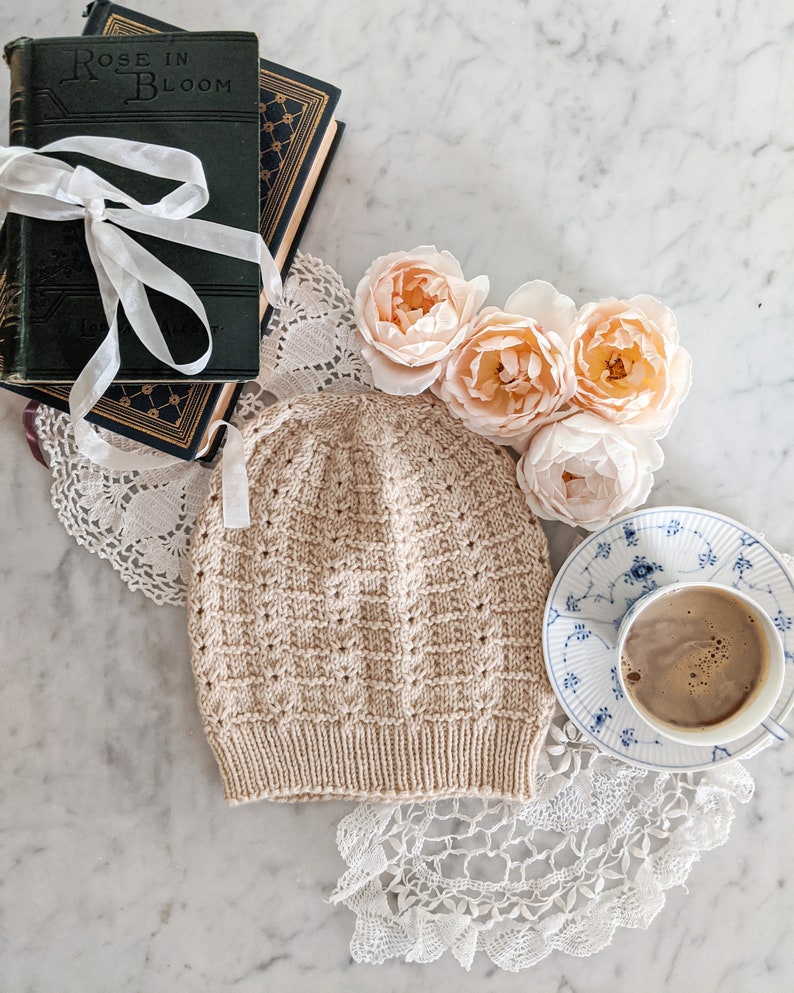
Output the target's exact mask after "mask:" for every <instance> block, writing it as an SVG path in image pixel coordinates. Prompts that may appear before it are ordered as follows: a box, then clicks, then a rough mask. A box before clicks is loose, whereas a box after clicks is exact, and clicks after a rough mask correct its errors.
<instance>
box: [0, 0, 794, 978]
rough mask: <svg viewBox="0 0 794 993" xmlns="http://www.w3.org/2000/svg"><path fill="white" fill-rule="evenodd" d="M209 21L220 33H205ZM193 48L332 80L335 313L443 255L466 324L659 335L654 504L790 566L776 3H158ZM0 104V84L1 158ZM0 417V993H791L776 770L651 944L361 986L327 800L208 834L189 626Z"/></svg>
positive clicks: (2, 98)
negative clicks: (578, 320) (664, 421)
mask: <svg viewBox="0 0 794 993" xmlns="http://www.w3.org/2000/svg"><path fill="white" fill-rule="evenodd" d="M229 9H230V8H228V7H227V8H226V10H229ZM149 11H150V12H151V13H153V14H156V15H157V16H159V17H161V18H163V19H166V20H169V21H173V22H174V23H178V24H180V25H182V26H184V27H188V28H194V29H213V28H240V29H246V30H256V31H258V32H259V34H260V38H261V52H262V54H263V55H265V56H266V57H269V58H271V59H272V60H274V61H278V62H282V63H285V64H289V65H292V66H293V67H295V68H297V69H302V70H304V71H306V72H309V73H311V74H314V75H317V76H320V77H322V78H325V79H328V80H330V81H333V82H335V83H336V84H338V85H339V86H340V87H341V88H342V91H343V99H342V103H341V106H340V111H339V115H340V117H341V118H342V119H343V120H345V121H346V122H347V125H348V130H347V132H346V134H345V136H344V140H343V142H342V145H341V147H340V150H339V153H338V156H337V159H336V161H335V162H334V165H333V168H332V171H331V174H330V176H329V179H328V183H327V186H326V188H325V192H324V195H323V197H322V199H321V201H320V203H319V205H318V207H317V209H316V212H315V213H314V216H313V218H312V221H311V224H310V226H309V228H308V231H307V232H306V235H305V237H304V240H303V243H302V248H303V249H304V250H305V251H309V252H311V253H312V254H314V255H317V256H319V257H321V258H323V259H324V260H325V261H327V262H328V263H329V264H330V265H331V266H333V267H334V268H335V269H336V270H337V271H338V272H339V273H340V274H341V275H342V277H343V278H344V280H345V282H346V284H347V285H348V286H349V287H351V288H352V287H354V286H355V284H356V282H357V280H358V279H359V277H360V276H361V274H362V272H363V271H364V269H365V268H366V266H367V264H368V263H369V261H370V260H371V259H372V258H374V257H375V256H377V255H380V254H383V253H385V252H387V251H392V250H395V249H397V248H411V247H413V246H415V245H418V244H422V243H435V244H437V245H438V246H439V247H443V248H447V249H449V250H450V251H452V252H453V253H454V254H455V255H456V256H457V257H458V258H459V259H460V260H461V262H462V264H463V267H464V271H465V272H466V273H467V274H471V275H474V274H477V273H481V272H482V273H486V274H488V275H489V276H490V280H491V296H490V299H489V302H491V303H501V302H503V301H504V300H505V299H506V297H507V296H508V295H509V293H510V292H511V291H512V290H513V289H514V288H515V287H516V286H517V285H518V284H520V283H522V282H524V281H525V280H526V279H529V278H537V277H539V278H545V279H549V280H550V281H552V282H553V283H555V284H556V285H557V286H558V287H559V288H560V289H561V290H563V291H564V292H566V293H568V294H569V295H570V296H572V297H574V299H576V300H577V301H579V302H581V301H584V300H589V299H596V298H598V297H599V296H605V295H609V294H614V295H618V296H630V295H632V294H634V293H638V292H648V293H652V294H654V295H656V296H658V297H659V298H660V299H662V300H663V301H664V302H666V303H667V304H669V305H670V306H672V307H673V309H674V310H675V311H676V313H677V315H678V318H679V324H680V328H681V334H682V341H683V343H684V344H685V346H686V347H687V348H688V349H689V351H690V352H691V354H692V357H693V361H694V375H695V385H694V388H693V391H692V393H691V394H690V396H689V398H688V399H687V401H686V402H685V404H684V406H683V407H682V410H681V412H680V414H679V416H678V418H677V420H676V422H675V424H674V427H673V430H672V431H671V433H670V434H669V435H668V436H667V438H666V439H665V440H664V442H663V448H664V451H665V454H666V462H665V466H664V468H663V469H662V470H661V472H660V473H659V474H658V475H657V484H656V487H655V489H654V491H653V493H652V494H651V500H650V503H651V504H655V505H662V504H692V505H697V506H703V507H708V508H712V509H714V510H717V511H720V512H722V513H724V514H727V515H729V516H731V517H733V518H736V519H738V520H740V521H743V522H744V523H745V524H747V525H748V526H749V527H751V528H753V529H755V530H758V531H760V532H762V533H764V534H765V535H766V537H767V539H768V540H769V541H770V542H771V543H772V544H773V545H775V546H776V547H777V548H779V549H781V550H785V551H794V454H793V452H794V448H793V447H792V434H793V431H794V380H793V379H792V369H794V334H793V333H792V317H793V314H792V306H791V287H792V285H793V284H794V241H793V240H792V237H791V232H792V229H791V221H792V208H793V207H794V203H793V202H792V194H794V163H793V162H792V148H793V147H794V134H793V133H792V128H793V127H794V118H792V115H791V94H792V92H794V55H793V53H794V49H792V38H791V23H790V18H789V17H788V12H787V11H786V10H785V5H784V4H779V3H776V2H774V0H757V2H754V3H750V2H747V0H732V2H726V0H705V2H704V3H702V4H699V5H696V4H692V3H684V2H683V0H670V2H668V3H658V2H651V0H643V2H641V3H636V2H635V3H630V2H628V0H618V2H614V0H612V2H607V0H594V2H589V3H584V2H581V0H571V2H569V3H563V4H560V3H558V2H554V3H553V2H550V0H535V2H533V3H528V2H526V0H523V2H519V0H503V2H501V3H498V4H496V3H493V4H484V3H474V2H471V0H463V2H458V3H451V2H445V3H438V2H436V3H434V2H426V0H404V2H402V3H399V4H394V3H393V2H392V3H384V2H382V0H375V2H366V0H348V2H346V3H342V2H338V0H326V2H324V3H318V2H316V0H315V2H311V0H291V2H290V3H288V4H280V5H275V4H265V3H264V2H262V0H241V2H240V3H238V4H237V5H236V6H235V8H234V13H226V12H224V10H223V7H222V5H220V4H215V3H210V2H209V0H194V2H192V3H189V2H187V0H160V2H159V3H158V4H156V5H154V6H152V5H149ZM2 24H3V35H4V40H10V39H11V38H13V37H16V36H18V35H22V34H29V35H33V36H47V35H58V34H78V33H79V32H80V31H81V30H82V20H81V17H80V9H79V5H77V4H74V3H73V4H70V5H62V4H60V3H56V2H55V0H34V2H32V3H30V4H25V5H23V4H20V3H18V2H17V3H14V4H12V5H10V7H9V5H6V8H5V10H4V14H3V18H2ZM7 96H8V82H7V78H6V76H5V75H4V74H0V107H2V108H3V111H2V113H3V121H2V131H3V132H5V122H6V119H7V110H6V108H7ZM22 407H23V402H22V401H20V400H19V399H18V398H16V397H14V396H11V395H8V394H5V393H4V394H3V395H2V396H0V460H1V461H2V473H1V474H0V542H1V544H0V549H2V555H1V556H0V578H1V582H2V585H1V586H0V627H1V628H2V631H3V649H2V661H3V664H2V669H1V671H0V680H2V696H0V738H1V739H2V746H1V747H0V755H1V757H0V763H1V765H0V769H1V776H2V778H1V780H0V782H1V784H2V791H3V807H2V815H1V816H2V831H1V832H0V839H1V842H0V860H1V861H0V866H2V868H1V869H0V880H2V884H1V886H2V888H1V890H0V892H1V893H2V905H1V906H0V913H2V935H3V936H2V939H1V940H2V952H1V953H0V977H2V978H0V987H2V989H3V990H4V991H8V993H49V991H58V993H72V991H74V993H85V991H105V990H107V991H110V990H112V991H114V993H121V991H125V993H127V991H129V993H155V991H157V993H159V991H162V990H166V989H172V990H185V991H208V993H209V991H212V993H217V991H221V990H239V991H241V993H263V991H266V990H279V991H281V993H287V991H293V990H302V989H322V990H329V991H337V990H338V991H342V990H350V989H354V990H362V991H363V990H379V991H380V990H395V991H397V990H417V989H428V990H429V989H433V990H435V991H436V993H444V991H452V990H464V989H472V990H473V989H475V988H478V989H479V988H483V987H485V988H489V989H499V990H500V991H505V993H507V991H510V990H515V991H518V990H523V989H527V988H532V989H536V990H539V991H543V993H547V991H557V993H585V991H586V993H601V991H610V993H612V991H623V990H633V989H642V990H643V993H662V991H670V990H681V991H686V993H688V991H691V990H695V989H697V990H698V991H699V993H712V991H714V993H716V991H719V993H744V991H748V990H753V991H756V990H759V991H760V990H763V991H764V993H783V991H787V990H791V989H794V950H792V944H791V940H790V930H791V924H792V921H794V872H793V871H792V870H794V833H792V830H791V825H792V823H793V822H794V788H792V783H794V746H792V745H791V744H790V743H789V744H788V745H786V746H782V747H777V748H771V749H768V750H767V751H765V752H764V753H762V754H761V755H759V756H757V757H756V758H754V759H752V760H751V766H750V770H751V772H752V775H753V777H754V779H755V781H756V793H755V796H754V798H753V799H752V801H751V802H750V803H748V804H746V805H743V806H739V807H738V808H737V810H736V816H735V821H734V824H733V828H732V831H731V834H730V838H729V840H728V842H727V843H726V844H725V845H724V846H722V847H721V848H718V849H716V850H715V851H712V852H709V853H706V854H704V855H703V857H702V859H701V861H700V863H699V864H698V865H697V866H696V867H695V869H694V870H693V872H692V873H691V875H690V877H689V880H688V883H687V887H688V892H687V891H685V890H684V889H683V888H677V889H673V890H671V891H669V893H668V896H667V902H666V905H665V907H664V909H663V910H662V911H661V912H660V913H659V915H658V916H657V917H656V919H655V920H654V922H653V923H652V925H651V926H650V928H649V929H648V930H647V931H639V930H621V931H619V932H618V933H617V935H616V936H615V939H614V941H613V943H612V945H611V946H610V947H609V948H607V949H606V950H604V951H603V952H601V953H600V954H598V955H596V956H593V957H591V958H586V959H576V958H571V957H567V956H564V955H561V954H558V953H555V954H552V955H551V956H550V957H549V958H547V959H545V960H543V961H542V962H541V963H539V964H538V965H537V966H535V967H534V968H533V969H532V970H531V971H530V972H524V973H520V974H517V975H514V974H509V973H505V972H499V971H498V970H496V969H494V968H493V967H492V966H491V965H490V963H488V962H487V961H486V960H479V959H478V960H476V961H475V964H474V966H473V968H472V970H471V972H470V973H465V972H464V971H463V970H462V969H461V968H460V967H459V966H458V965H457V963H456V962H455V961H454V960H453V959H451V958H450V957H449V956H446V957H444V958H443V959H441V960H440V961H438V962H436V963H434V964H432V965H425V966H416V965H409V964H405V963H402V962H390V963H387V964H385V965H382V966H377V967H376V966H368V965H358V964H355V963H353V961H352V959H351V957H350V953H349V948H348V943H349V940H350V936H351V933H352V927H353V919H352V914H351V913H350V911H348V910H347V909H345V908H344V907H339V906H333V905H331V904H329V903H328V902H327V898H328V896H329V895H330V893H331V891H332V889H333V887H334V885H335V883H336V880H337V878H338V877H339V875H340V874H341V872H342V871H343V868H344V866H343V864H342V862H341V860H340V858H339V856H338V854H337V851H336V847H335V828H336V824H337V823H338V822H339V820H340V818H341V817H342V816H343V815H344V814H345V813H347V812H348V811H349V809H350V806H349V805H346V804H343V803H337V802H335V803H329V804H320V805H316V804H315V805H293V806H281V805H272V804H267V803H265V804H257V805H252V806H249V807H245V808H238V809H233V810H232V809H228V808H226V807H225V806H224V803H223V800H222V798H221V791H220V784H219V780H218V776H217V772H216V768H215V765H214V761H213V759H212V756H211V753H210V751H209V749H208V747H207V746H206V742H205V740H204V737H203V734H202V731H201V725H200V722H199V717H198V714H197V711H196V706H195V697H194V692H193V685H192V675H191V671H190V664H189V654H188V646H187V637H186V634H185V630H184V614H183V612H182V611H181V610H179V609H177V608H174V607H158V606H156V605H155V604H154V603H152V602H150V601H149V600H147V599H146V598H145V597H143V596H142V595H141V594H138V593H131V592H129V590H128V589H127V588H126V587H125V586H124V585H123V583H122V582H121V580H120V579H119V578H118V577H117V575H116V574H115V573H114V571H113V570H112V569H111V568H110V566H109V565H108V564H107V563H106V562H104V561H102V560H100V559H99V558H97V557H96V556H93V555H90V554H89V553H88V552H86V551H85V550H83V549H81V548H80V547H78V545H77V544H76V543H75V542H74V541H73V540H72V539H71V538H70V537H68V536H67V534H66V533H65V532H64V530H63V529H62V527H61V526H60V524H59V523H58V521H57V519H56V516H55V513H54V511H53V509H52V507H51V505H50V500H49V493H48V485H49V477H48V474H47V472H46V470H44V469H43V468H42V467H41V466H40V465H38V464H37V463H35V462H34V461H33V459H32V458H31V457H30V455H29V454H28V451H27V447H26V444H25V441H24V438H23V435H22V431H21V426H20V415H21V411H22Z"/></svg>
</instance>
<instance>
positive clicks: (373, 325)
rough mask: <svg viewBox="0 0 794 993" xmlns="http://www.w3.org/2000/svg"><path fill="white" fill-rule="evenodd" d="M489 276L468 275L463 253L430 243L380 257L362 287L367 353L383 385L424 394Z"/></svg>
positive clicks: (358, 306)
mask: <svg viewBox="0 0 794 993" xmlns="http://www.w3.org/2000/svg"><path fill="white" fill-rule="evenodd" d="M488 287H489V283H488V279H487V277H485V276H477V277H476V278H475V279H473V280H471V281H467V280H466V279H464V276H463V272H462V270H461V267H460V265H459V264H458V261H457V259H455V257H454V256H452V255H450V253H449V252H439V251H438V250H437V249H436V248H435V247H434V246H432V245H422V246H420V247H419V248H415V249H413V251H411V252H393V253H392V254H391V255H383V256H381V257H380V258H378V259H375V261H374V262H373V263H372V265H371V266H370V267H369V269H368V270H367V272H366V274H365V275H364V277H363V279H362V280H361V282H360V283H359V284H358V287H357V289H356V296H355V301H354V309H355V315H356V324H357V327H358V332H359V337H360V341H361V354H362V356H363V357H364V360H365V361H366V362H367V363H368V364H369V366H370V368H371V369H372V376H373V381H374V383H375V386H376V387H377V388H378V389H379V390H383V391H384V392H386V393H393V394H397V395H400V396H408V395H413V394H417V393H422V392H423V391H424V390H425V389H427V387H428V386H430V384H431V383H432V382H433V381H434V380H435V379H436V377H437V376H438V374H439V372H440V371H441V367H442V365H443V363H444V361H445V360H446V358H447V356H448V355H449V354H450V352H451V351H452V350H453V349H454V348H455V347H456V346H457V345H458V344H460V342H461V341H462V340H463V337H464V335H465V334H466V331H467V328H468V326H469V324H470V323H471V321H472V319H473V318H474V316H475V314H476V313H477V311H478V310H479V309H480V307H481V305H482V303H483V301H484V300H485V298H486V296H487V295H488Z"/></svg>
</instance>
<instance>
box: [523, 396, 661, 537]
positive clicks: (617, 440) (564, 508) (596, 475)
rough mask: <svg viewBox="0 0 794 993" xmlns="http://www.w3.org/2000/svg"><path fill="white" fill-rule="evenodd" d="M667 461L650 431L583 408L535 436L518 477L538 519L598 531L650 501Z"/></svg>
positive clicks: (539, 431)
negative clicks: (657, 475) (657, 476)
mask: <svg viewBox="0 0 794 993" xmlns="http://www.w3.org/2000/svg"><path fill="white" fill-rule="evenodd" d="M663 461H664V455H663V453H662V449H661V448H660V447H659V443H658V442H657V441H656V440H655V439H654V438H653V437H651V435H650V434H648V433H647V432H646V431H643V430H641V429H639V428H632V427H623V426H622V425H618V424H613V423H611V422H610V421H605V420H604V419H603V418H602V417H598V416H596V415H595V414H591V413H589V412H587V411H578V412H576V413H574V414H571V415H570V416H569V417H567V418H565V420H559V421H555V422H554V423H552V424H547V425H545V426H544V427H542V428H540V429H539V430H538V431H537V432H536V433H535V434H533V436H532V438H531V439H530V442H529V446H528V447H527V450H526V451H525V452H524V454H523V455H522V456H521V458H520V459H519V462H518V465H517V466H516V478H517V480H518V485H519V486H520V487H521V489H522V490H523V491H524V494H525V495H526V500H527V503H528V504H529V506H530V508H531V509H532V511H533V512H534V513H535V514H536V515H537V516H538V517H542V518H544V519H545V520H555V521H563V522H564V523H566V524H572V525H574V526H576V525H578V526H580V527H583V528H586V529H587V530H588V531H596V530H598V528H600V527H603V526H604V525H605V524H608V523H609V522H610V521H611V520H612V519H613V518H615V517H617V516H618V515H619V514H622V513H624V511H627V510H632V509H634V508H635V507H638V506H639V505H640V504H641V503H644V502H645V500H646V499H647V498H648V494H649V493H650V492H651V487H652V486H653V473H654V472H655V471H656V470H657V469H659V468H660V467H661V465H662V462H663Z"/></svg>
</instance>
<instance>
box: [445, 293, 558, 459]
mask: <svg viewBox="0 0 794 993" xmlns="http://www.w3.org/2000/svg"><path fill="white" fill-rule="evenodd" d="M575 310H576V308H575V306H574V304H573V301H572V300H569V299H568V297H564V296H563V295H562V294H560V293H557V291H556V290H555V289H554V287H553V286H552V285H551V284H550V283H545V282H542V281H539V280H538V281H535V282H534V283H526V284H524V286H522V287H520V288H519V289H518V290H516V292H515V293H514V294H513V295H512V296H511V297H510V299H509V300H508V301H507V304H506V305H505V309H504V310H499V309H498V308H496V307H489V308H487V309H486V310H483V311H482V312H481V313H480V315H479V317H478V318H477V319H476V320H475V321H474V323H473V324H472V325H471V327H470V329H469V332H468V334H467V335H466V338H465V339H464V341H463V342H462V343H461V344H460V345H458V347H457V348H456V349H455V350H454V351H453V352H452V354H451V355H450V357H449V359H448V360H447V363H446V365H445V366H444V369H443V371H442V373H441V375H440V377H439V379H438V381H437V383H436V384H435V385H434V386H433V392H434V393H436V394H437V395H438V396H439V397H440V398H441V399H442V400H443V401H444V402H445V403H446V404H447V405H448V406H449V409H450V410H451V412H452V413H453V414H455V415H456V416H457V417H459V418H460V419H461V420H462V421H463V422H464V423H465V424H466V425H467V426H468V427H469V428H471V430H472V431H476V432H477V433H478V434H482V435H485V437H487V438H490V439H491V440H492V441H495V442H496V443H497V444H502V445H511V446H512V447H513V448H516V449H518V450H521V449H523V448H524V447H525V445H526V443H527V441H528V439H529V437H530V435H531V434H532V432H533V431H535V430H537V428H538V427H539V426H540V425H542V424H545V423H547V422H548V421H549V420H551V419H554V418H555V417H560V416H562V414H561V413H560V408H561V407H562V406H563V404H565V403H566V401H567V400H568V399H569V398H570V397H571V396H572V395H573V392H574V390H575V388H576V380H575V377H574V375H573V366H572V364H571V360H570V356H569V353H568V350H567V348H566V346H565V344H564V342H563V341H562V339H561V338H560V336H559V335H558V334H557V333H556V331H555V330H554V328H555V327H560V326H564V327H566V328H567V326H568V325H569V324H570V323H571V320H572V318H573V316H574V313H575Z"/></svg>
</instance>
